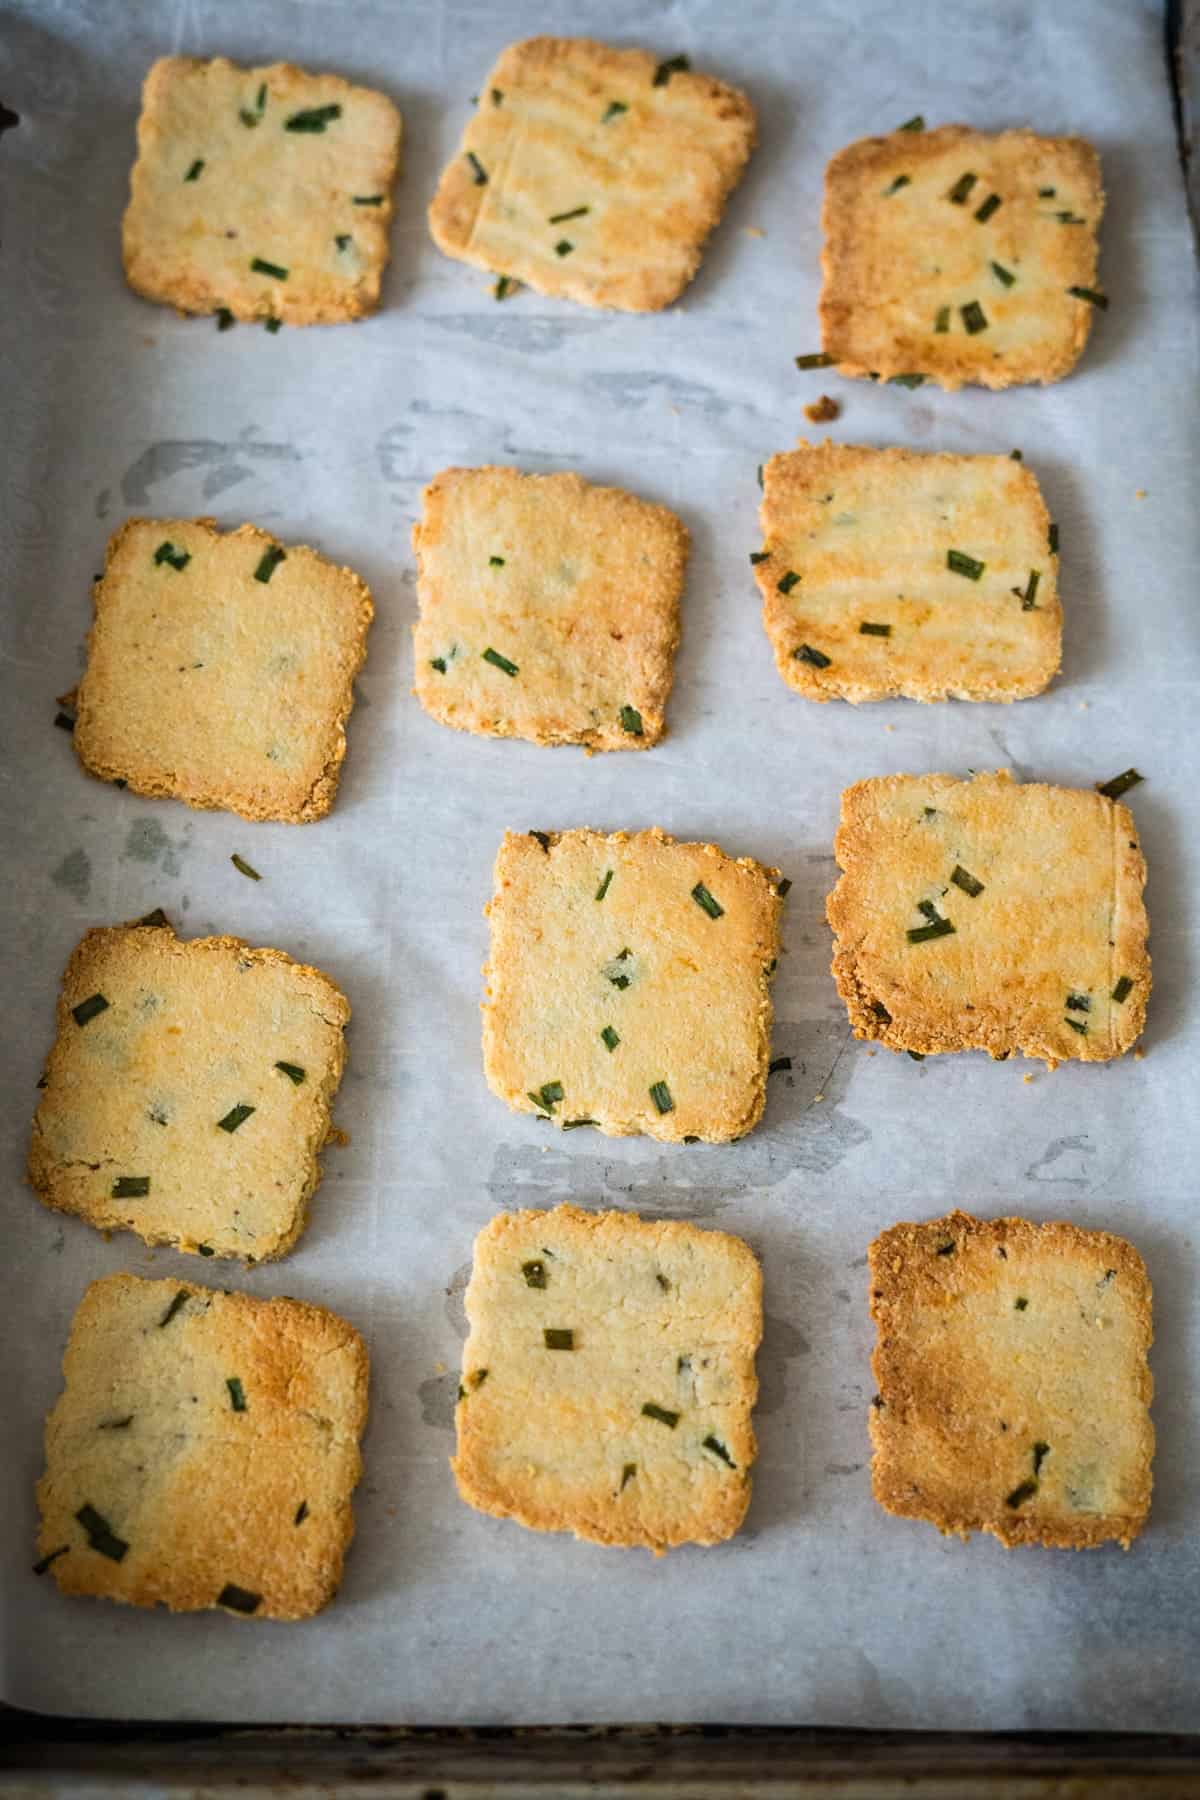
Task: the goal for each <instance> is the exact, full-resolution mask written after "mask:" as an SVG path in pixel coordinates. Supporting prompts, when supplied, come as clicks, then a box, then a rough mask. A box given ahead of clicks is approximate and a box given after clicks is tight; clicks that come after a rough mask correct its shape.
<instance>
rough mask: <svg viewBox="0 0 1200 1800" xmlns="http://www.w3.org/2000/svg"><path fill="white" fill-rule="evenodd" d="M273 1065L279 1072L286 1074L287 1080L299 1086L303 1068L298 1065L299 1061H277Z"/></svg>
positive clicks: (302, 1078)
mask: <svg viewBox="0 0 1200 1800" xmlns="http://www.w3.org/2000/svg"><path fill="white" fill-rule="evenodd" d="M275 1067H276V1068H277V1069H278V1070H279V1071H280V1072H281V1074H284V1075H286V1076H287V1078H288V1080H289V1081H290V1082H292V1083H293V1084H294V1085H295V1086H296V1087H299V1086H300V1083H301V1082H302V1081H303V1080H304V1070H303V1069H302V1068H301V1067H300V1064H299V1063H288V1062H277V1063H276V1064H275Z"/></svg>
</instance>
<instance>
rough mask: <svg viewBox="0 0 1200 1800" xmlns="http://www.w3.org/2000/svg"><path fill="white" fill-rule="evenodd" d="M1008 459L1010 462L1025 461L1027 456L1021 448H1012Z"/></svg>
mask: <svg viewBox="0 0 1200 1800" xmlns="http://www.w3.org/2000/svg"><path fill="white" fill-rule="evenodd" d="M1008 460H1009V462H1024V461H1025V457H1024V455H1023V454H1022V452H1021V451H1020V450H1010V451H1009V453H1008Z"/></svg>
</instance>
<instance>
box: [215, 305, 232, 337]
mask: <svg viewBox="0 0 1200 1800" xmlns="http://www.w3.org/2000/svg"><path fill="white" fill-rule="evenodd" d="M233 326H234V317H233V314H232V313H231V312H230V310H229V308H228V307H227V306H218V308H217V330H218V331H232V330H233Z"/></svg>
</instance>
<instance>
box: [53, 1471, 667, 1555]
mask: <svg viewBox="0 0 1200 1800" xmlns="http://www.w3.org/2000/svg"><path fill="white" fill-rule="evenodd" d="M628 1466H629V1467H630V1468H632V1467H633V1464H632V1463H630V1464H629V1465H628ZM70 1548H71V1546H70V1544H60V1545H59V1547H58V1549H57V1550H51V1551H50V1553H49V1555H48V1556H41V1557H39V1558H38V1560H37V1562H35V1563H34V1565H33V1572H34V1574H35V1575H44V1574H45V1573H46V1570H47V1569H48V1568H49V1567H50V1564H51V1563H52V1562H57V1561H58V1559H59V1557H60V1556H65V1555H66V1554H67V1551H68V1550H69V1549H70Z"/></svg>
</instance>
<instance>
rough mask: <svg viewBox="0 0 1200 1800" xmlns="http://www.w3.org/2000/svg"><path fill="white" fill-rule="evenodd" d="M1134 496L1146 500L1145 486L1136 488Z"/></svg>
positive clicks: (1136, 498)
mask: <svg viewBox="0 0 1200 1800" xmlns="http://www.w3.org/2000/svg"><path fill="white" fill-rule="evenodd" d="M1133 497H1134V499H1135V500H1144V499H1145V498H1146V490H1145V488H1134V490H1133Z"/></svg>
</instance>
